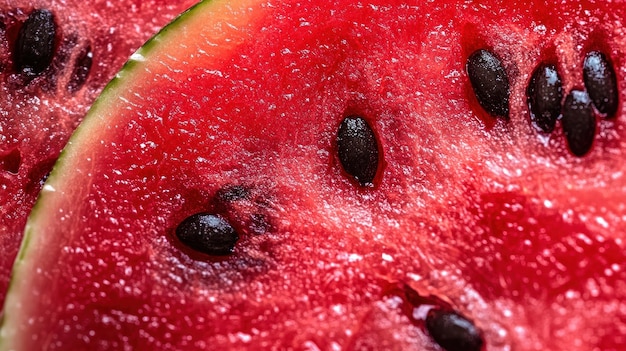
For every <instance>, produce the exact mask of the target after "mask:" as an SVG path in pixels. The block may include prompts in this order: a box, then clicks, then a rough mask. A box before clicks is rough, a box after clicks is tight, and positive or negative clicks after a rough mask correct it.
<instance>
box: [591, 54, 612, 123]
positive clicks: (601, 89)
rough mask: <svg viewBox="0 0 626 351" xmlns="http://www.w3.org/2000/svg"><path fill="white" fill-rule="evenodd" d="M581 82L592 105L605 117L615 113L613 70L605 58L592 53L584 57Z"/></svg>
mask: <svg viewBox="0 0 626 351" xmlns="http://www.w3.org/2000/svg"><path fill="white" fill-rule="evenodd" d="M583 80H584V82H585V88H586V89H587V92H588V93H589V97H590V98H591V101H592V102H593V105H594V106H595V107H596V109H598V111H599V112H600V113H602V114H604V115H606V116H607V117H613V116H615V114H616V113H617V107H618V94H617V78H616V76H615V70H614V69H613V66H612V65H611V63H610V62H609V60H608V59H607V57H606V56H605V55H604V54H603V53H601V52H598V51H592V52H590V53H588V54H587V56H586V57H585V62H584V64H583Z"/></svg>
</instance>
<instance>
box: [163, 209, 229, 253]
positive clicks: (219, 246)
mask: <svg viewBox="0 0 626 351" xmlns="http://www.w3.org/2000/svg"><path fill="white" fill-rule="evenodd" d="M176 236H177V237H178V239H179V240H180V241H181V242H182V243H183V244H185V245H187V246H189V247H190V248H192V249H194V250H196V251H199V252H202V253H205V254H208V255H228V254H230V253H232V252H233V249H234V247H235V244H236V243H237V240H239V235H237V233H236V232H235V229H233V227H232V226H231V225H230V223H228V222H227V221H226V220H225V219H224V218H222V217H221V216H219V215H214V214H210V213H197V214H194V215H192V216H190V217H188V218H187V219H185V220H184V221H183V222H182V223H180V224H179V225H178V227H177V228H176Z"/></svg>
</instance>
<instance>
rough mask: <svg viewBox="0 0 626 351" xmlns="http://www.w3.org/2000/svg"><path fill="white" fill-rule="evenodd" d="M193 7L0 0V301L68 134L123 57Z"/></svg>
mask: <svg viewBox="0 0 626 351" xmlns="http://www.w3.org/2000/svg"><path fill="white" fill-rule="evenodd" d="M193 3H195V1H193V0H182V1H167V0H150V1H142V0H121V1H116V2H110V1H102V0H96V1H75V0H60V1H57V0H35V1H14V0H5V1H2V2H0V90H1V91H2V98H0V189H1V190H0V203H1V204H2V205H0V247H1V248H2V252H3V254H2V256H1V257H0V303H1V302H2V301H4V293H5V291H6V287H7V284H8V282H9V274H10V270H11V266H12V264H13V261H14V259H15V256H16V255H17V251H18V248H19V243H20V242H21V239H22V234H23V231H24V226H25V224H26V217H27V215H28V213H29V212H30V210H31V208H32V206H33V204H34V202H35V199H36V197H37V194H38V193H39V190H40V189H41V186H42V184H43V181H44V180H45V178H46V176H47V174H48V173H49V172H50V170H51V168H52V165H53V163H54V162H55V160H56V158H57V157H58V155H59V152H60V151H61V148H62V147H63V146H64V145H65V143H66V142H67V140H68V138H69V136H70V134H71V132H72V131H73V130H74V128H75V127H76V126H77V125H78V123H79V122H80V120H81V119H82V117H83V116H84V115H85V113H86V111H87V109H88V108H89V106H90V105H91V103H92V102H93V100H94V99H95V98H96V96H97V95H98V94H99V93H100V92H101V91H102V88H103V87H104V85H105V84H106V83H107V82H108V81H109V80H111V78H113V75H114V74H115V73H116V72H117V71H118V70H119V69H120V68H121V67H122V65H123V64H124V62H125V61H126V60H127V59H128V56H129V55H130V54H132V53H133V52H134V51H135V50H136V49H137V48H138V47H139V46H141V45H142V44H143V43H144V42H145V41H146V40H147V39H149V38H150V37H151V36H152V35H154V33H156V32H157V30H158V29H160V27H162V26H163V25H165V24H166V23H167V22H169V21H171V20H172V18H173V17H174V16H175V15H177V14H179V13H180V12H183V11H184V10H185V9H187V8H188V7H190V6H191V5H192V4H193Z"/></svg>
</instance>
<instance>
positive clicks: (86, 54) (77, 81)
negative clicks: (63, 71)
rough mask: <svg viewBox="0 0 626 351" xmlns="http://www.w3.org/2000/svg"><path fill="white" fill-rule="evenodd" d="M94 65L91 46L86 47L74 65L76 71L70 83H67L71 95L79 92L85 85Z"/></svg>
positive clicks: (73, 72)
mask: <svg viewBox="0 0 626 351" xmlns="http://www.w3.org/2000/svg"><path fill="white" fill-rule="evenodd" d="M92 64H93V52H92V51H91V46H87V47H85V48H84V49H83V50H82V51H81V52H80V54H79V55H78V57H77V58H76V63H75V65H74V70H73V71H72V75H71V77H70V81H69V82H68V83H67V90H68V91H69V92H70V93H74V92H77V91H78V90H80V88H82V87H83V85H85V82H86V81H87V77H88V76H89V71H91V65H92Z"/></svg>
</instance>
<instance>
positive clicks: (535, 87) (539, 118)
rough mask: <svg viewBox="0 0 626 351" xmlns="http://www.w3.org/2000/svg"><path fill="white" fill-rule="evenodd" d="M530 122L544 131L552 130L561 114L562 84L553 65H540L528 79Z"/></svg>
mask: <svg viewBox="0 0 626 351" xmlns="http://www.w3.org/2000/svg"><path fill="white" fill-rule="evenodd" d="M526 94H527V99H528V108H529V109H530V118H531V120H532V122H533V123H534V124H535V125H536V126H537V127H538V128H540V129H541V130H542V131H544V132H546V133H550V132H552V131H553V130H554V126H555V125H556V120H557V119H558V118H559V116H560V115H561V101H562V100H563V84H562V83H561V77H560V76H559V73H558V72H557V71H556V67H554V66H553V65H543V64H542V65H540V66H539V67H537V69H536V70H535V72H534V73H533V75H532V78H531V79H530V84H529V85H528V89H527V90H526Z"/></svg>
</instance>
